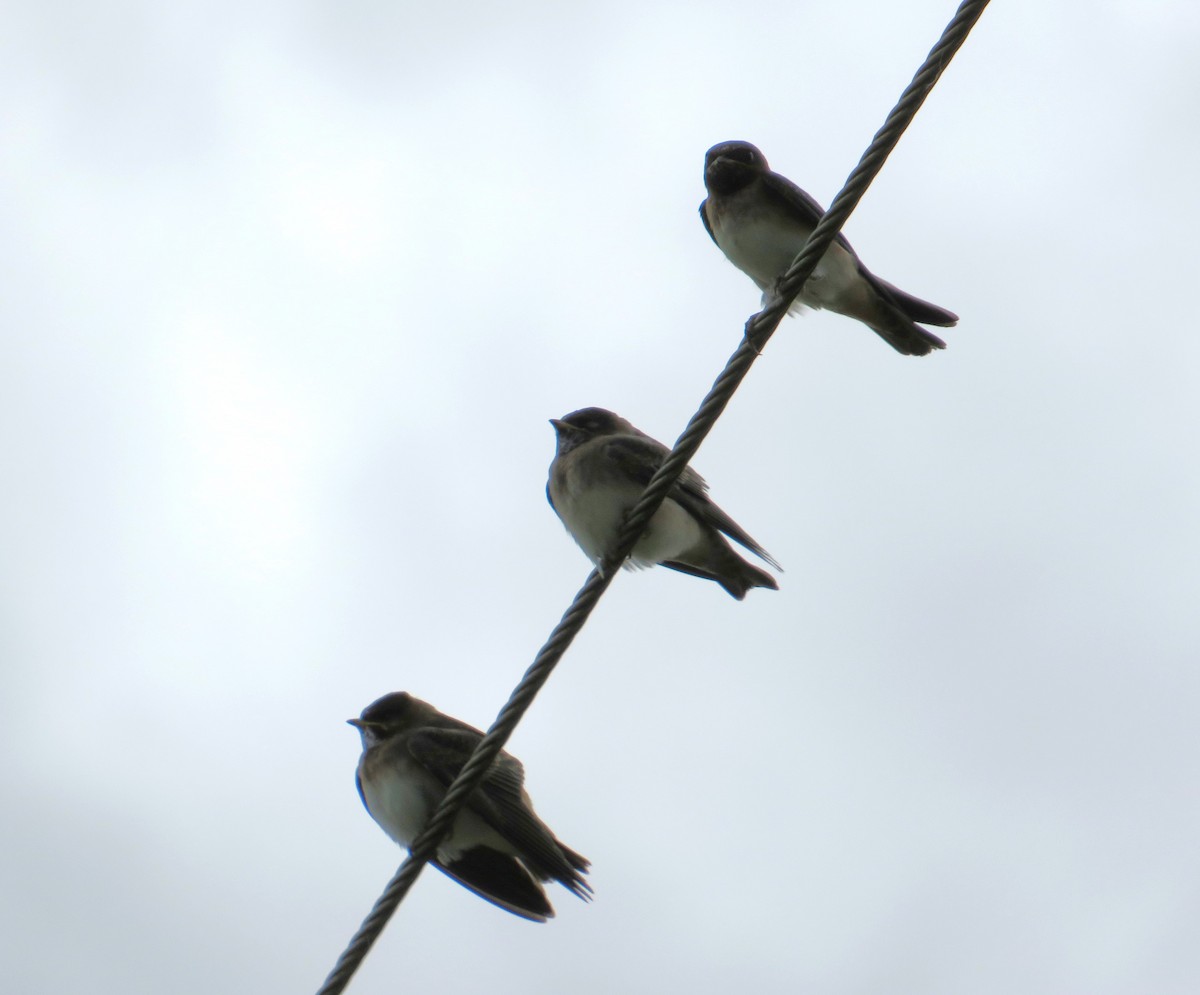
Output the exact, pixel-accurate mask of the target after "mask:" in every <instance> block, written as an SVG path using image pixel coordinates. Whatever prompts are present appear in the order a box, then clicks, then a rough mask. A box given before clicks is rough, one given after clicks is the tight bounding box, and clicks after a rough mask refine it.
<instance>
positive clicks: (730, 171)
mask: <svg viewBox="0 0 1200 995" xmlns="http://www.w3.org/2000/svg"><path fill="white" fill-rule="evenodd" d="M704 185H705V187H706V188H707V189H708V197H707V198H706V199H705V200H704V201H703V202H702V203H701V204H700V219H701V220H702V221H703V222H704V227H705V229H706V230H707V231H708V234H709V235H710V236H711V237H712V240H713V241H714V242H716V243H717V247H718V248H719V249H720V250H721V251H722V252H724V253H725V255H726V257H728V259H729V261H730V262H731V263H733V265H734V266H736V267H737V268H738V269H740V270H741V271H742V272H743V273H745V274H746V275H747V276H748V277H750V279H751V280H753V281H754V282H755V283H756V284H758V287H759V289H760V290H762V292H763V303H764V304H765V303H766V302H767V300H768V298H769V297H770V295H771V294H773V293H774V292H775V289H776V284H777V283H778V281H779V278H780V277H781V276H783V274H784V272H786V270H787V268H788V267H789V266H791V264H792V261H793V260H794V259H795V258H796V256H797V255H799V253H800V250H801V249H802V248H803V247H804V242H805V240H806V239H807V238H808V236H809V235H811V234H812V230H813V229H814V228H815V227H816V226H817V223H818V222H819V221H820V220H821V218H822V216H823V215H824V214H825V209H824V208H823V207H822V206H821V205H820V204H818V203H817V202H816V201H815V200H813V198H812V197H810V196H809V195H808V194H806V193H805V192H804V191H803V190H801V189H800V188H799V187H798V186H796V184H794V183H793V182H792V181H791V180H789V179H788V178H787V177H785V176H780V175H779V174H778V173H773V172H771V169H770V167H769V166H767V160H766V157H765V156H764V155H763V154H762V153H761V152H760V151H759V150H758V149H756V148H755V147H754V146H753V145H751V144H750V143H749V142H722V143H721V144H720V145H714V146H713V147H712V148H711V149H709V150H708V153H707V154H706V155H705V157H704ZM803 305H808V306H809V307H814V308H826V309H827V310H829V311H836V312H837V313H838V314H844V315H846V316H847V317H849V318H857V319H858V320H859V321H861V322H862V323H863V324H865V325H866V326H867V327H868V328H870V329H872V330H873V331H875V332H878V333H879V335H881V336H882V337H883V339H884V340H885V341H886V342H887V343H888V344H889V345H891V347H892V348H893V349H895V350H896V351H897V352H902V353H904V354H905V355H906V356H925V355H928V354H929V353H930V352H931V351H933V350H934V349H945V348H946V343H945V342H943V341H942V340H941V339H939V338H938V337H937V336H936V335H934V334H933V333H932V332H929V331H926V330H925V329H924V328H921V327H920V325H918V324H917V322H923V323H924V324H926V325H938V326H940V327H942V328H951V327H953V326H954V325H955V324H956V323H957V322H958V315H956V314H953V313H952V312H950V311H947V310H946V309H945V308H940V307H938V306H937V305H936V304H930V303H929V302H928V301H923V300H920V299H919V298H917V297H913V296H911V295H909V294H906V293H905V292H904V291H903V290H901V289H900V288H899V287H893V286H892V285H891V284H890V283H888V282H887V281H886V280H881V279H879V277H877V276H876V275H875V274H874V273H872V272H871V271H870V270H869V269H867V267H866V266H864V265H863V264H862V260H860V259H859V258H858V256H857V255H856V254H855V252H854V250H853V249H852V248H851V247H850V243H849V242H847V241H846V239H845V238H844V237H843V236H842V235H840V234H839V235H838V237H837V238H836V239H835V240H834V242H833V244H832V245H831V246H830V247H829V249H828V251H826V253H825V255H824V256H822V257H821V261H820V262H819V263H817V268H816V269H815V270H813V274H812V276H810V277H809V278H808V280H807V282H806V283H805V284H804V287H803V289H802V290H801V291H800V294H799V296H798V297H797V298H796V302H795V303H794V304H793V305H792V311H793V312H795V311H798V310H800V308H801V307H802V306H803Z"/></svg>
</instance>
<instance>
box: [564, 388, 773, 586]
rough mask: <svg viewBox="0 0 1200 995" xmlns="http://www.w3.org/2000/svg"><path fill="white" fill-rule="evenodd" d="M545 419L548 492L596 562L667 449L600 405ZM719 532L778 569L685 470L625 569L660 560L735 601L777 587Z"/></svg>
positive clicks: (697, 478)
mask: <svg viewBox="0 0 1200 995" xmlns="http://www.w3.org/2000/svg"><path fill="white" fill-rule="evenodd" d="M550 424H551V425H553V426H554V431H555V434H556V435H557V436H558V450H557V452H556V454H555V456H554V460H553V462H551V464H550V479H549V481H548V482H547V483H546V497H547V498H548V499H549V501H550V507H552V508H553V509H554V511H555V512H556V513H557V515H558V517H559V518H561V519H562V523H563V525H565V526H566V527H567V531H568V532H570V533H571V535H572V536H573V537H574V538H575V541H576V542H577V543H579V545H580V547H581V548H582V549H583V551H584V552H585V553H587V555H588V556H589V557H591V559H592V561H593V562H594V563H599V562H600V560H601V559H603V557H604V555H605V554H606V553H607V552H608V551H609V550H610V548H611V547H612V544H613V543H614V542H615V541H616V538H617V532H618V530H619V528H620V526H621V523H622V522H623V521H624V518H625V515H626V513H627V512H628V511H629V509H630V508H632V507H633V506H634V504H636V503H637V499H638V498H639V497H641V495H642V491H644V490H645V489H646V485H647V484H649V483H650V478H651V477H653V476H654V472H655V471H656V470H657V469H658V468H659V467H660V466H662V464H663V460H665V459H666V458H667V455H668V453H670V450H669V449H668V448H667V447H666V446H664V445H663V444H662V443H661V442H656V441H655V440H654V439H652V438H650V436H648V435H646V434H645V433H644V432H639V431H638V430H637V429H636V428H634V427H633V426H632V425H631V424H629V422H627V421H626V420H625V419H624V418H620V417H618V416H617V415H615V414H613V413H612V412H611V411H606V410H605V409H604V408H583V409H582V410H580V411H573V412H572V413H571V414H569V415H565V416H563V417H562V418H551V419H550ZM721 533H724V534H725V535H726V536H729V538H730V539H732V540H734V542H738V543H740V544H741V545H743V546H745V547H746V548H747V549H748V550H750V551H751V552H752V553H754V554H755V555H756V556H758V557H760V558H761V559H763V560H766V562H767V563H769V564H771V566H773V567H774V568H775V569H776V570H782V569H783V568H782V567H780V565H779V564H778V563H776V562H775V561H774V560H773V559H772V558H771V555H770V554H769V553H768V552H767V551H766V550H765V549H763V548H762V546H760V545H759V544H758V543H757V542H755V541H754V540H753V539H752V538H750V536H749V535H748V534H747V533H746V531H745V530H744V529H742V527H741V526H739V525H738V523H737V522H735V521H734V520H733V519H732V518H730V517H729V516H728V515H727V514H725V512H723V511H722V510H721V509H720V508H718V507H717V506H716V505H715V504H714V503H713V502H712V500H711V499H710V498H709V496H708V484H706V483H705V482H704V480H703V478H702V477H701V476H700V474H698V473H697V472H696V471H695V470H693V469H692V468H691V467H687V468H685V469H684V471H683V473H682V474H681V475H680V477H679V479H678V480H677V481H675V484H674V485H673V486H672V487H671V489H670V491H668V492H667V497H666V500H664V501H663V503H662V505H660V506H659V509H658V511H656V512H655V513H654V517H653V518H651V519H650V525H649V526H648V527H647V529H646V531H645V532H644V533H643V534H642V537H641V538H640V539H638V541H637V545H636V546H634V547H633V553H632V554H631V555H630V558H629V560H628V561H627V562H626V564H625V566H626V567H648V566H653V565H654V564H656V563H661V564H662V565H663V566H664V567H670V568H671V569H672V570H679V571H681V572H683V573H686V574H692V575H693V576H695V577H703V578H705V579H706V580H715V581H716V582H717V583H718V584H720V585H721V586H722V587H723V588H725V590H726V591H728V592H729V593H730V594H732V595H733V596H734V597H735V598H737V599H738V600H739V601H741V600H742V598H744V597H745V596H746V592H747V591H748V590H750V588H752V587H769V588H770V589H771V590H773V591H777V590H779V585H778V584H776V583H775V578H774V577H772V576H771V575H770V574H769V573H767V572H766V571H765V570H760V569H759V568H758V567H756V566H754V565H752V564H750V563H747V562H746V561H745V560H743V559H742V558H741V557H740V556H738V555H737V553H735V552H734V551H733V548H732V547H731V546H730V545H729V543H728V542H726V541H725V536H723V535H722V534H721Z"/></svg>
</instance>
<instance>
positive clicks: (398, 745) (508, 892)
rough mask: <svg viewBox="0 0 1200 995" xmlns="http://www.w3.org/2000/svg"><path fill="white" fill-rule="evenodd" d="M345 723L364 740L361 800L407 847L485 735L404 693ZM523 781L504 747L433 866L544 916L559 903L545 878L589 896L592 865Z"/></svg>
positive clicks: (509, 907)
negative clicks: (556, 829) (554, 826)
mask: <svg viewBox="0 0 1200 995" xmlns="http://www.w3.org/2000/svg"><path fill="white" fill-rule="evenodd" d="M347 721H348V722H349V723H350V725H352V726H354V727H355V728H356V729H357V730H358V732H359V735H360V736H361V738H362V747H363V752H362V756H361V757H359V760H358V771H357V776H356V780H357V783H358V794H359V797H360V798H362V802H363V805H364V806H365V807H366V810H367V812H368V813H369V814H370V816H371V818H372V819H374V820H375V821H376V822H377V823H379V826H380V828H381V829H383V831H384V832H385V833H387V834H388V836H390V837H391V838H392V839H393V840H395V841H396V842H397V843H399V844H400V845H401V846H402V847H405V848H408V847H411V846H412V842H413V840H414V839H416V837H417V836H418V835H419V834H420V832H421V830H422V829H424V828H425V824H426V823H427V822H428V821H429V819H430V817H431V816H432V815H433V812H434V809H435V808H437V806H438V803H439V802H441V800H442V797H443V796H444V795H445V793H446V789H447V788H448V787H449V786H450V783H451V782H452V781H453V780H454V778H455V777H456V776H457V775H458V772H459V771H460V770H461V769H462V768H463V765H464V764H465V763H466V762H467V758H468V757H470V755H471V753H472V752H473V751H474V749H475V747H476V746H477V745H478V744H479V741H480V740H481V739H482V738H483V733H481V732H480V731H479V730H478V729H476V728H474V727H473V726H469V725H467V724H466V723H465V722H460V721H459V720H458V719H455V718H452V717H451V716H449V715H444V714H443V713H441V712H439V711H438V710H437V709H436V708H434V707H433V706H432V705H430V704H428V703H427V702H424V701H421V700H420V699H419V698H414V697H413V696H412V695H410V694H407V693H406V692H403V691H400V692H396V693H394V694H388V695H384V696H383V697H382V698H380V699H379V700H378V701H375V702H372V703H371V704H370V705H368V706H367V707H366V708H364V709H363V711H362V714H361V715H360V716H359V717H358V718H356V719H349V720H347ZM524 782H525V770H524V768H523V767H522V766H521V762H520V761H519V760H517V759H516V757H513V756H512V755H510V754H509V753H506V752H504V751H501V752H500V755H499V756H498V757H497V758H496V760H495V761H494V762H493V764H492V766H491V769H490V770H489V771H488V772H487V774H486V775H485V776H484V779H483V782H482V784H480V786H479V787H478V788H477V789H476V790H475V792H474V793H473V794H472V795H471V797H470V798H469V799H468V800H467V803H466V805H464V806H463V808H461V809H460V810H459V812H458V815H457V816H456V817H455V819H454V825H453V827H452V828H451V831H450V834H449V835H448V836H447V837H446V838H445V839H444V840H442V842H441V843H440V844H439V845H438V849H437V855H436V857H435V858H434V859H432V860H431V861H430V863H431V864H433V866H434V867H436V868H437V869H438V870H439V871H441V872H442V873H443V874H446V875H447V876H449V877H451V878H453V879H454V880H455V881H457V882H458V883H459V884H461V885H463V887H465V888H468V889H470V890H471V891H473V892H475V894H476V895H478V896H479V897H480V898H484V899H486V900H487V901H489V902H491V903H492V904H493V905H498V906H499V907H500V908H502V909H505V910H506V911H508V912H511V913H513V915H518V916H520V917H521V918H523V919H529V920H531V921H533V922H545V921H546V920H547V919H553V918H554V908H553V907H552V906H551V904H550V901H549V899H547V897H546V892H545V889H543V888H542V885H541V882H543V881H550V880H554V881H558V882H559V883H560V884H562V885H563V886H564V887H565V888H566V889H567V890H568V891H570V892H571V893H572V894H574V895H577V896H578V897H579V898H582V899H583V900H584V901H588V900H590V898H591V894H592V889H591V886H590V885H589V884H588V883H587V882H586V881H585V880H584V879H583V875H584V874H585V873H586V872H587V869H588V867H589V862H588V861H587V860H586V859H585V858H584V857H582V856H580V855H579V854H578V853H576V852H575V851H574V850H572V849H571V848H570V847H568V846H565V845H563V844H562V843H561V842H559V840H558V839H557V837H555V835H554V833H552V832H551V831H550V827H549V826H547V825H546V824H545V823H544V822H542V820H541V819H539V818H538V817H537V813H536V812H534V810H533V803H532V802H531V801H530V799H529V794H528V793H527V792H526V791H525V784H524Z"/></svg>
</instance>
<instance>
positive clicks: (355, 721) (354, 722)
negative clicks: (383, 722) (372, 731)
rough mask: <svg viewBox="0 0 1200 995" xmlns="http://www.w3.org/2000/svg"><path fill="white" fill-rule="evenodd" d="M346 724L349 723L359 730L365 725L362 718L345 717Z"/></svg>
mask: <svg viewBox="0 0 1200 995" xmlns="http://www.w3.org/2000/svg"><path fill="white" fill-rule="evenodd" d="M346 725H351V726H354V728H355V729H359V730H361V729H363V728H364V727H365V726H366V723H365V722H364V721H363V720H362V719H347V720H346Z"/></svg>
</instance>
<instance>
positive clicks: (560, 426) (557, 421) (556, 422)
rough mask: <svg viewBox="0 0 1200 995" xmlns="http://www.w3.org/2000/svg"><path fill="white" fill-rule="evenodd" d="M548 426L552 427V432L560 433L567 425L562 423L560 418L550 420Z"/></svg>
mask: <svg viewBox="0 0 1200 995" xmlns="http://www.w3.org/2000/svg"><path fill="white" fill-rule="evenodd" d="M550 424H551V425H553V426H554V431H556V432H561V431H562V430H563V429H564V428H566V427H567V423H566V422H565V421H563V420H562V419H561V418H551V419H550Z"/></svg>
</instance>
